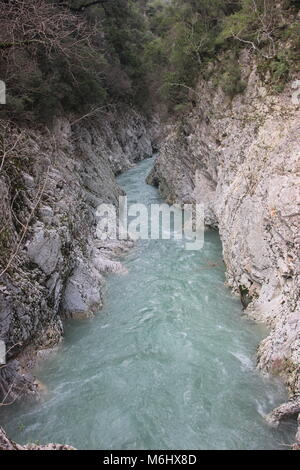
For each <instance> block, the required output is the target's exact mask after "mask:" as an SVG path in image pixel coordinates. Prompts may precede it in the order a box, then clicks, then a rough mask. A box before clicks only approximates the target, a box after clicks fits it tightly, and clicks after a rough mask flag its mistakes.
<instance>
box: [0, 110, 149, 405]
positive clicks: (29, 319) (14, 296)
mask: <svg viewBox="0 0 300 470" xmlns="http://www.w3.org/2000/svg"><path fill="white" fill-rule="evenodd" d="M154 128H155V124H154V123H153V122H152V123H149V122H147V120H146V119H144V118H142V117H141V116H140V115H139V114H138V113H136V112H134V111H133V110H119V111H118V112H117V111H116V112H111V113H108V114H105V115H103V116H102V115H101V117H99V118H93V120H92V121H86V120H83V121H80V122H78V123H77V124H73V125H71V124H70V122H68V121H67V120H63V119H61V120H58V121H56V123H55V125H54V128H53V129H52V130H51V131H47V130H32V129H26V128H22V129H18V128H17V127H16V126H12V127H11V128H10V129H9V133H8V137H7V138H8V143H7V147H8V148H12V149H14V150H12V152H11V154H10V155H7V157H6V160H5V162H4V163H5V167H4V172H2V173H1V177H0V180H1V181H0V201H1V203H0V215H1V220H3V221H5V224H4V228H5V230H4V232H2V234H3V233H4V234H5V235H6V237H7V239H8V240H9V241H11V242H12V243H11V246H9V247H8V248H7V250H6V249H4V248H3V246H5V241H6V240H5V239H2V238H1V237H0V243H1V242H2V243H3V246H1V260H0V261H1V263H0V265H1V267H0V272H1V273H2V277H1V283H0V340H3V341H4V342H5V343H6V348H7V351H8V355H7V358H8V363H7V365H6V366H5V367H2V368H1V369H0V403H1V400H3V398H4V399H5V402H9V401H11V400H13V399H14V398H16V397H17V396H18V395H20V394H21V393H22V392H24V391H27V392H28V391H30V392H32V393H35V392H36V391H37V387H38V385H37V384H35V382H34V379H33V377H32V376H31V374H30V373H29V372H28V370H29V369H30V365H31V361H32V358H33V356H34V351H35V350H38V349H43V350H45V349H47V348H51V347H53V346H54V345H55V344H57V343H58V342H59V341H60V339H61V336H62V334H63V324H62V318H65V317H73V318H84V317H88V316H91V315H93V314H94V312H95V311H96V310H98V309H99V308H100V307H101V305H102V294H103V275H104V274H105V273H107V272H116V271H120V270H122V269H123V268H122V266H121V264H120V263H118V262H116V261H114V260H113V258H114V256H115V255H116V254H120V253H121V252H122V251H124V250H126V249H127V248H128V246H129V243H128V242H122V243H119V242H114V241H111V242H107V241H101V240H99V239H97V233H96V226H97V221H98V219H97V213H96V209H97V207H98V206H99V204H101V203H112V204H117V202H118V197H119V196H120V195H121V194H123V193H122V190H121V189H120V188H119V187H118V185H117V183H116V180H115V175H116V174H118V173H120V172H122V171H124V170H126V169H128V168H129V167H130V166H132V165H133V163H134V162H136V161H139V160H142V159H143V158H146V157H150V156H151V155H152V153H153V151H152V142H151V138H152V135H153V134H152V130H153V129H154ZM9 139H11V142H10V141H9ZM10 144H12V145H11V146H10ZM8 158H9V159H10V160H8ZM11 175H16V178H17V180H16V179H13V178H12V176H11ZM16 200H17V202H18V204H17V205H16V204H15V203H14V201H16ZM23 231H24V236H23ZM28 366H29V367H28Z"/></svg>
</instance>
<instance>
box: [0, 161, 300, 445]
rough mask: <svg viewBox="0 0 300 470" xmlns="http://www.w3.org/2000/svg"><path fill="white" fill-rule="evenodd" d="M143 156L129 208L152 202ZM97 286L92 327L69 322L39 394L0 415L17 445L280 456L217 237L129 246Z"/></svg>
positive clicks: (131, 179) (276, 386) (271, 387)
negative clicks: (194, 245)
mask: <svg viewBox="0 0 300 470" xmlns="http://www.w3.org/2000/svg"><path fill="white" fill-rule="evenodd" d="M152 165H153V159H149V160H146V161H144V162H142V163H140V164H139V165H137V166H136V167H135V168H133V169H131V170H129V171H128V172H126V173H125V174H123V175H121V176H120V177H119V178H118V182H119V184H120V185H121V186H122V187H123V188H124V190H125V191H126V193H127V195H128V199H129V203H133V202H139V203H145V204H151V203H158V202H161V199H160V197H159V194H158V191H157V190H156V189H155V188H153V187H151V186H149V185H147V184H146V183H145V178H146V176H147V174H148V173H149V171H150V169H151V166H152ZM122 262H123V263H124V265H125V266H126V268H127V270H128V274H114V275H110V276H109V277H108V279H107V288H106V290H107V292H106V295H105V305H104V308H103V309H102V310H101V311H99V313H98V314H97V315H96V317H95V318H94V319H87V320H82V321H68V322H66V325H65V338H64V341H63V343H62V345H61V346H60V347H59V348H58V352H57V353H56V354H54V355H52V356H50V357H49V358H48V359H47V360H46V361H44V362H43V363H42V365H40V366H39V369H38V370H37V371H36V374H37V375H38V377H39V379H40V380H41V381H42V382H43V383H44V384H45V386H46V388H47V393H46V394H45V396H44V398H43V399H42V400H41V401H40V402H37V403H24V402H22V403H20V404H15V405H13V406H11V407H6V408H5V409H4V410H3V409H2V410H1V424H2V425H3V426H4V428H5V429H6V430H7V432H8V434H9V435H10V437H11V438H13V439H14V440H16V441H17V442H19V443H26V442H37V441H38V442H40V443H48V442H59V443H65V444H70V445H73V446H75V447H77V448H79V449H168V450H169V449H280V448H285V445H287V444H289V443H291V442H292V437H293V433H294V430H295V429H294V426H293V424H291V423H286V424H284V425H283V426H282V427H281V428H280V429H279V430H274V429H272V428H270V427H269V426H268V425H267V424H266V422H265V419H264V415H265V414H266V413H268V412H270V411H271V410H272V408H274V407H275V406H277V405H278V404H280V403H281V402H282V401H283V400H285V399H286V393H285V390H284V388H283V386H282V384H281V383H280V382H279V381H278V380H277V379H274V378H270V377H266V376H264V375H262V374H261V373H260V372H258V371H257V370H256V369H255V351H256V347H257V344H258V342H259V341H260V340H261V339H262V338H263V337H264V336H265V335H266V333H267V332H266V330H265V328H264V327H262V326H261V325H257V324H255V323H253V322H251V321H249V320H248V319H247V317H246V316H244V315H243V314H242V309H241V304H240V301H239V299H238V298H237V297H235V296H234V295H233V294H232V293H231V292H230V290H229V289H228V288H227V287H226V286H225V285H224V271H225V267H224V264H223V260H222V247H221V242H220V239H219V235H218V233H217V232H214V231H207V232H206V233H205V244H204V248H203V249H202V250H201V251H187V250H186V249H185V244H184V241H180V240H179V241H174V240H152V241H151V240H147V241H139V242H137V243H136V245H135V247H134V248H133V249H132V250H131V251H130V252H129V253H128V254H127V255H126V256H125V257H124V258H123V259H122Z"/></svg>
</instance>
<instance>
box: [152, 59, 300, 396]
mask: <svg viewBox="0 0 300 470" xmlns="http://www.w3.org/2000/svg"><path fill="white" fill-rule="evenodd" d="M240 63H241V67H242V71H243V79H244V80H245V81H246V82H247V84H248V85H247V88H246V91H245V92H244V93H243V94H241V95H238V96H236V97H235V98H233V99H232V100H231V99H229V98H228V97H226V96H225V95H224V93H223V92H222V90H221V89H216V87H215V86H214V85H213V83H212V82H209V81H204V80H203V81H201V82H200V83H199V86H198V87H197V90H196V92H197V100H196V104H195V106H194V108H193V110H192V111H191V112H190V113H189V114H188V115H187V116H186V117H185V118H184V119H182V121H181V123H177V124H175V125H172V126H171V125H170V126H169V127H168V129H167V138H166V139H165V142H164V144H163V148H162V150H161V153H160V156H159V158H158V159H157V162H156V165H155V168H154V169H153V171H152V172H151V174H150V175H149V177H148V182H149V183H152V184H154V185H156V186H158V187H159V190H160V192H161V194H162V196H163V197H164V198H165V199H167V200H168V202H174V201H184V202H198V203H203V204H204V206H205V221H206V223H207V224H208V225H210V226H212V227H218V229H219V231H220V236H221V239H222V243H223V254H224V261H225V263H226V267H227V282H228V284H229V285H230V286H231V287H232V288H233V289H234V290H235V291H236V292H237V293H240V294H241V296H242V300H243V303H244V306H245V307H247V310H246V312H247V313H248V314H249V315H251V317H253V318H255V319H257V320H259V321H264V322H266V323H267V324H268V325H269V326H270V330H271V331H270V334H269V336H268V337H267V338H266V339H265V340H264V341H263V342H262V343H261V344H260V346H259V350H258V356H257V357H258V366H259V367H260V368H263V369H264V370H267V371H270V372H273V373H277V374H280V375H282V376H283V377H284V379H285V381H286V383H287V385H288V387H289V390H290V392H291V395H297V394H299V393H300V292H299V288H300V277H299V276H300V258H299V254H300V253H299V248H300V237H299V234H300V106H299V104H300V103H299V104H298V101H297V100H295V95H294V91H293V87H294V83H290V84H289V85H288V86H287V87H286V89H285V91H284V92H283V93H282V94H281V95H273V94H272V93H271V92H270V91H268V88H267V86H266V85H265V84H263V83H262V82H261V80H260V78H259V76H258V73H257V71H256V66H255V63H254V62H253V61H251V58H250V57H249V56H248V55H247V53H246V52H245V53H243V55H242V56H241V58H240ZM299 88H300V87H299ZM193 98H195V97H194V96H193ZM299 101H300V100H299Z"/></svg>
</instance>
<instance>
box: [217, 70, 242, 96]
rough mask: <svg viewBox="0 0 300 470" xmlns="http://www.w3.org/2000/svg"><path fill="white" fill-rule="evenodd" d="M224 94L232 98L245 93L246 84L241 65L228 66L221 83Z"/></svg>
mask: <svg viewBox="0 0 300 470" xmlns="http://www.w3.org/2000/svg"><path fill="white" fill-rule="evenodd" d="M219 84H220V86H221V88H222V90H223V91H224V93H225V94H226V95H228V96H230V97H231V98H233V97H234V96H236V95H238V94H239V93H243V92H244V90H245V88H246V86H247V85H246V83H245V82H244V81H243V80H242V77H241V69H240V66H239V64H232V65H228V66H227V68H226V70H225V72H224V73H223V74H222V75H221V78H220V82H219Z"/></svg>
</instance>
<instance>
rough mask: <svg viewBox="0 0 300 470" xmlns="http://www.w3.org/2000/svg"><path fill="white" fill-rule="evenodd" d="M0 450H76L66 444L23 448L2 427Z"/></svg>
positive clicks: (29, 445)
mask: <svg viewBox="0 0 300 470" xmlns="http://www.w3.org/2000/svg"><path fill="white" fill-rule="evenodd" d="M0 450H76V449H75V448H74V447H72V446H68V445H64V444H47V445H44V446H43V445H38V444H27V445H25V446H21V445H20V444H17V443H16V442H14V441H12V440H11V439H9V437H7V434H6V433H5V431H4V429H3V428H1V427H0Z"/></svg>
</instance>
